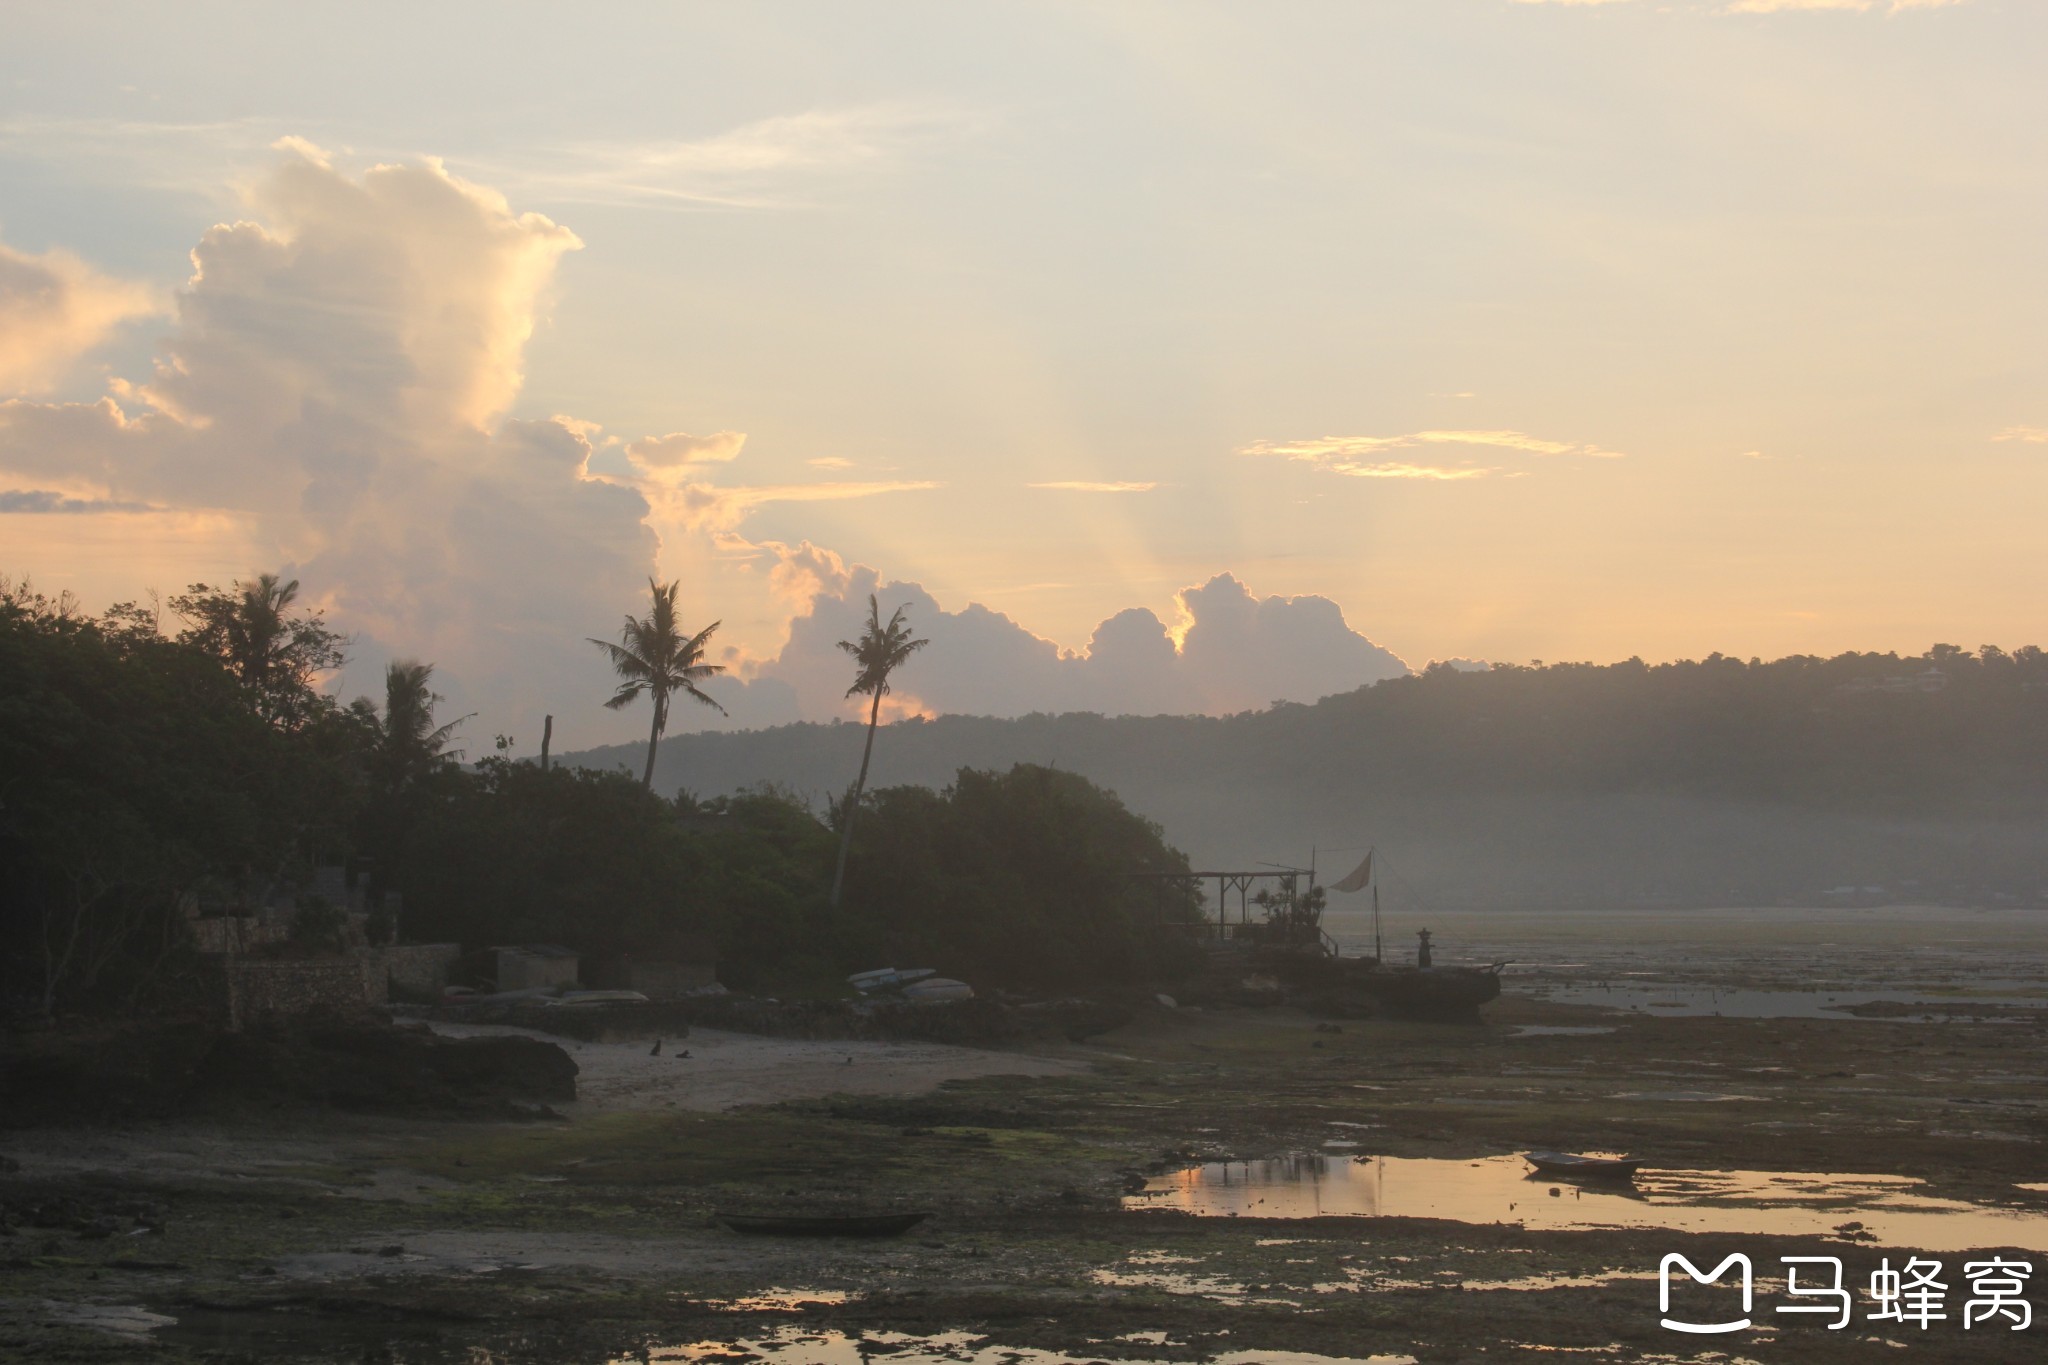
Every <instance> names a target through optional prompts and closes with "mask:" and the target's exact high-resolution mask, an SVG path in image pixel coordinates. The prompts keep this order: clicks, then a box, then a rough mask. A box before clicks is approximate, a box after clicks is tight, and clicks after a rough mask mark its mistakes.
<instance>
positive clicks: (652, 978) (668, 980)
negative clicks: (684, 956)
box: [625, 962, 718, 1000]
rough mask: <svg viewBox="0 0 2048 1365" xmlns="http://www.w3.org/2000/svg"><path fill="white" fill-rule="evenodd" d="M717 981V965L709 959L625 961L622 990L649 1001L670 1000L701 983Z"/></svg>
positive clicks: (706, 983)
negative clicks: (632, 992) (690, 960)
mask: <svg viewBox="0 0 2048 1365" xmlns="http://www.w3.org/2000/svg"><path fill="white" fill-rule="evenodd" d="M717 984H718V968H717V967H716V966H714V965H713V964H711V963H709V962H628V963H626V964H625V989H626V990H629V991H639V992H640V993H641V994H642V995H644V996H646V997H647V998H648V999H649V1000H673V999H674V998H675V997H677V996H679V995H687V994H689V993H690V992H691V991H694V990H698V989H700V988H702V987H704V986H715V985H717Z"/></svg>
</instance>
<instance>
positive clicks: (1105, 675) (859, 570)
mask: <svg viewBox="0 0 2048 1365" xmlns="http://www.w3.org/2000/svg"><path fill="white" fill-rule="evenodd" d="M762 548H764V549H765V550H767V551H769V552H770V553H772V555H773V556H774V559H775V566H774V568H773V569H772V570H771V571H770V579H771V582H773V583H774V584H775V586H776V588H777V590H778V591H779V592H781V593H782V594H784V595H785V597H786V598H787V599H788V600H789V601H791V602H792V603H793V604H794V605H795V606H796V607H797V614H796V616H795V617H794V619H793V620H792V621H791V623H790V633H789V638H788V640H787V642H786V643H785V644H784V645H783V646H782V648H781V650H780V652H779V653H777V654H776V655H775V656H774V657H772V658H769V659H765V660H762V661H759V662H758V663H754V664H751V665H749V666H748V667H747V668H745V669H744V670H742V671H743V672H744V673H745V675H746V676H745V677H744V678H742V677H731V678H726V679H722V680H720V689H719V690H718V691H717V693H716V695H717V696H718V698H719V700H720V701H721V702H722V703H724V704H725V705H727V706H728V708H730V709H732V710H733V712H734V720H733V722H731V723H732V724H748V723H756V724H758V723H774V722H773V721H765V722H764V721H763V720H760V719H758V718H759V717H765V716H771V715H772V716H775V717H778V718H779V719H796V718H798V717H802V718H804V719H809V720H823V719H827V718H829V717H833V716H848V715H852V714H853V712H854V710H855V709H857V707H856V706H855V705H854V703H849V702H848V701H847V700H846V697H845V692H846V685H847V683H848V682H849V681H850V675H849V674H848V673H847V671H846V670H847V663H846V655H845V654H844V653H843V652H842V651H841V650H840V649H839V647H838V642H839V641H841V640H849V639H854V638H856V637H857V636H858V635H859V634H860V630H861V626H862V623H863V622H864V621H865V620H866V617H867V609H868V597H869V595H870V594H874V595H875V596H876V597H878V598H879V599H880V601H881V603H882V608H883V610H884V611H890V610H893V609H894V608H895V607H896V606H898V605H902V606H904V607H905V608H906V614H907V615H908V617H909V620H910V623H911V626H912V627H913V629H914V630H915V631H916V632H917V634H918V635H919V636H921V637H923V638H925V639H928V640H930V641H931V644H930V645H929V646H928V647H927V648H926V649H924V650H923V651H921V652H920V653H918V654H917V655H916V656H915V657H914V658H913V659H912V660H911V662H910V663H909V664H907V665H906V666H905V667H904V669H903V671H902V673H901V674H900V675H899V676H898V679H897V684H896V685H897V689H898V694H899V701H900V705H901V709H902V712H903V713H904V714H938V713H947V712H951V713H964V714H971V715H995V716H1018V715H1025V714H1028V713H1030V712H1034V711H1045V712H1055V711H1098V712H1102V713H1104V714H1108V715H1158V714H1187V713H1207V714H1212V715H1222V714H1228V713H1231V712H1236V711H1243V710H1251V709H1259V708H1263V707H1265V706H1267V705H1269V704H1270V703H1272V702H1274V701H1276V700H1290V701H1314V700H1316V699H1317V698H1319V697H1323V696H1328V695H1330V694H1332V693H1336V692H1345V691H1350V690H1351V689H1353V688H1356V687H1359V686H1362V685H1364V684H1366V683H1369V682H1375V681H1378V680H1380V679H1382V678H1391V677H1399V676H1401V675H1403V674H1405V673H1407V672H1408V669H1407V666H1406V665H1405V664H1403V663H1402V662H1401V660H1400V659H1398V658H1396V657H1395V656H1394V655H1393V654H1391V653H1389V652H1388V651H1386V650H1384V649H1382V648H1380V647H1379V646H1378V645H1376V644H1374V643H1373V642H1372V641H1370V640H1368V639H1366V638H1365V637H1364V636H1363V635H1360V634H1358V633H1357V632H1356V631H1354V630H1352V629H1351V628H1350V626H1349V625H1348V624H1347V623H1346V622H1345V620H1344V614H1343V612H1342V611H1341V610H1340V609H1339V608H1338V607H1337V604H1336V603H1334V602H1332V601H1330V600H1329V599H1328V598H1323V597H1313V596H1308V597H1263V598H1262V597H1258V596H1255V595H1254V594H1253V593H1252V592H1251V590H1250V589H1248V588H1247V587H1246V586H1245V585H1244V584H1243V583H1242V582H1240V581H1239V580H1238V579H1237V578H1235V577H1233V576H1232V575H1229V574H1218V575H1216V576H1215V577H1214V578H1212V579H1210V580H1209V581H1208V582H1206V583H1203V584H1200V585H1198V586H1194V587H1190V588H1186V589H1184V590H1183V591H1182V592H1180V593H1179V594H1178V596H1177V598H1176V605H1177V608H1178V611H1177V620H1176V621H1175V623H1174V625H1172V626H1169V625H1168V624H1167V623H1166V622H1165V621H1162V620H1161V619H1160V618H1159V616H1158V615H1157V614H1156V613H1154V612H1152V611H1150V610H1148V609H1146V608H1143V607H1133V608H1130V609H1128V610H1125V611H1121V612H1118V613H1117V614H1116V615H1114V616H1112V617H1110V618H1109V619H1108V620H1106V621H1104V622H1102V624H1101V625H1099V626H1097V627H1096V629H1095V633H1094V635H1093V637H1092V638H1091V639H1090V641H1089V643H1088V647H1087V648H1086V649H1084V650H1080V651H1075V652H1069V651H1063V650H1061V649H1060V648H1059V647H1058V646H1057V645H1055V644H1054V643H1053V642H1052V641H1050V640H1046V639H1042V638H1040V637H1039V636H1037V635H1034V634H1032V633H1031V632H1030V631H1029V630H1027V629H1025V628H1024V627H1023V626H1021V625H1019V624H1018V623H1017V622H1016V621H1014V620H1012V619H1011V618H1010V617H1008V616H1006V615H1004V614H1003V613H1001V612H998V611H994V610H991V609H990V608H988V607H986V606H983V605H981V604H979V603H969V604H968V605H967V606H966V607H964V608H962V609H960V610H958V611H949V610H947V609H946V608H944V607H942V606H941V605H940V604H939V603H938V601H937V600H936V599H934V598H933V597H932V595H931V594H930V593H929V592H927V591H926V590H925V589H924V588H923V587H921V586H920V585H918V584H916V583H905V582H898V581H884V579H883V578H882V576H881V575H880V574H879V573H877V572H876V571H875V570H874V569H871V568H868V567H866V566H860V565H855V566H849V565H847V564H846V562H845V561H844V560H842V559H841V558H840V557H839V556H838V555H836V554H834V553H832V552H831V551H830V550H825V549H821V548H819V547H818V546H815V545H812V544H810V543H808V542H804V543H801V544H799V545H795V546H789V545H783V544H778V543H773V542H770V543H768V544H766V545H764V546H763V547H762ZM760 688H766V689H767V690H766V691H765V692H763V693H761V694H760V695H758V696H757V695H756V689H760ZM679 719H682V718H679ZM685 723H694V724H696V725H700V726H703V727H705V728H723V726H721V724H720V722H719V721H718V719H717V718H716V717H715V716H712V715H710V714H708V713H707V714H705V715H701V716H699V715H691V716H689V717H688V718H687V721H686V722H685Z"/></svg>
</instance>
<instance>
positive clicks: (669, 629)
mask: <svg viewBox="0 0 2048 1365" xmlns="http://www.w3.org/2000/svg"><path fill="white" fill-rule="evenodd" d="M647 586H648V587H649V588H650V589H652V590H653V592H654V609H653V610H652V611H650V612H649V613H648V614H647V618H646V619H645V620H636V619H635V618H633V617H631V616H628V617H627V618H626V624H625V626H624V627H623V628H622V629H621V630H620V632H619V643H618V644H613V643H611V642H610V641H609V640H599V639H595V638H593V639H592V640H591V641H590V643H592V644H594V645H596V646H597V647H598V648H599V649H601V650H603V651H604V653H605V657H606V658H608V659H610V660H611V664H612V670H613V671H614V672H616V673H617V674H618V675H619V677H620V678H621V679H623V680H624V681H622V682H621V683H620V684H619V690H618V691H617V692H616V693H614V694H613V695H612V699H611V700H610V701H608V702H606V703H605V705H606V706H607V707H609V708H610V709H612V710H614V711H617V710H619V709H620V708H622V707H624V706H627V705H629V704H631V702H632V701H633V699H634V698H635V697H638V696H639V695H640V694H641V693H643V692H645V693H646V694H647V695H648V697H649V698H651V699H652V700H653V702H654V725H653V728H652V729H650V730H649V731H648V733H647V771H646V772H645V773H644V774H643V775H642V776H641V778H640V785H641V786H643V787H650V788H651V787H652V786H653V785H654V751H655V748H656V746H658V745H659V744H660V743H661V734H662V731H664V730H666V729H667V728H668V699H669V697H670V696H672V695H673V694H675V693H677V692H681V693H683V694H684V695H685V696H689V697H694V698H695V699H697V700H698V701H701V702H703V703H704V704H705V705H706V706H709V707H711V708H712V709H713V710H715V711H717V712H718V714H719V715H721V716H722V715H724V714H725V708H724V707H723V706H720V705H719V704H718V703H717V702H715V701H713V700H712V699H711V698H710V697H707V696H705V695H704V693H703V692H701V691H699V690H698V687H697V684H698V682H699V681H701V680H703V679H705V678H709V677H712V676H713V675H714V674H718V673H723V672H725V666H724V665H723V664H707V663H705V662H704V646H705V643H706V642H707V641H709V640H710V639H711V633H712V632H713V631H715V630H717V629H718V627H719V625H720V623H719V622H717V621H713V622H712V623H711V624H710V625H708V626H706V627H704V629H702V630H700V631H698V632H697V633H696V634H695V635H692V636H689V637H687V638H685V637H684V635H683V633H682V631H681V630H680V629H679V628H678V627H677V625H676V591H677V590H678V589H679V588H681V587H682V584H681V583H670V584H668V585H666V586H663V585H662V584H660V583H657V582H655V581H654V580H653V579H652V578H650V579H648V580H647Z"/></svg>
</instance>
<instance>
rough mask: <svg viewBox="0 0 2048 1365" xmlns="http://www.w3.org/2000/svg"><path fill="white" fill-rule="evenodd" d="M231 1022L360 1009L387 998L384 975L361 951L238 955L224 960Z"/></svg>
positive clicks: (243, 1025)
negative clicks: (314, 955)
mask: <svg viewBox="0 0 2048 1365" xmlns="http://www.w3.org/2000/svg"><path fill="white" fill-rule="evenodd" d="M220 970H221V984H222V986H223V987H224V995H225V997H226V999H225V1002H224V1003H225V1006H226V1009H225V1013H226V1016H227V1025H228V1027H229V1028H231V1029H240V1028H247V1027H249V1026H250V1025H251V1024H255V1023H258V1022H261V1021H263V1020H267V1019H277V1018H290V1017H292V1016H294V1015H304V1014H360V1013H362V1011H363V1009H364V1007H365V1006H366V1005H369V1004H372V1003H382V1001H383V1000H384V978H383V977H382V976H376V977H375V980H374V982H373V981H372V976H373V975H374V974H373V973H372V972H370V970H369V960H368V959H367V958H366V957H364V956H362V955H360V954H353V953H352V954H350V955H349V956H347V957H320V958H246V957H236V958H228V959H225V960H223V962H222V963H221V969H220Z"/></svg>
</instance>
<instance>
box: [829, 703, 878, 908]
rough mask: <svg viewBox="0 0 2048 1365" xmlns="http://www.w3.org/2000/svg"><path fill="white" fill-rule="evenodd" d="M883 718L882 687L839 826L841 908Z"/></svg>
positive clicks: (836, 881) (835, 875) (835, 899)
mask: <svg viewBox="0 0 2048 1365" xmlns="http://www.w3.org/2000/svg"><path fill="white" fill-rule="evenodd" d="M881 718H882V689H881V688H879V687H878V688H876V689H875V704H874V705H873V706H870V707H869V708H868V742H867V746H866V747H865V748H863V749H862V750H861V751H860V776H859V777H857V778H855V779H854V783H853V799H852V800H850V801H848V802H847V803H846V819H845V820H844V821H842V822H841V824H840V827H839V865H838V866H837V867H835V868H833V869H832V908H833V909H834V910H837V909H838V908H839V891H840V888H841V887H843V886H845V885H846V851H847V850H848V849H850V848H852V847H853V815H854V812H855V811H857V810H859V809H860V794H861V793H862V792H864V791H866V790H867V786H868V760H869V759H871V758H873V757H874V756H875V724H876V722H877V721H879V720H881Z"/></svg>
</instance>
